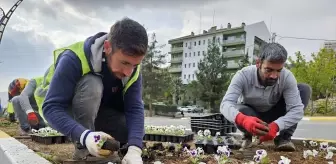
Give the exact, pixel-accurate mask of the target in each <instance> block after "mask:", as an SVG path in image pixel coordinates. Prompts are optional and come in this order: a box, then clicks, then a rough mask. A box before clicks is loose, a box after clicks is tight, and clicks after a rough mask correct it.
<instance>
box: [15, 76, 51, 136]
mask: <svg viewBox="0 0 336 164" xmlns="http://www.w3.org/2000/svg"><path fill="white" fill-rule="evenodd" d="M42 81H43V77H37V78H33V79H31V80H29V82H28V84H27V85H26V87H25V88H24V89H23V91H22V92H21V94H20V95H18V96H15V97H13V98H12V103H13V108H14V112H15V114H16V117H17V118H18V120H19V123H20V127H19V134H20V135H28V134H30V133H31V129H39V128H44V127H45V126H46V124H45V123H44V121H43V119H42V117H41V116H40V115H39V112H38V111H39V109H38V105H37V103H36V101H35V96H34V92H35V90H36V88H37V86H39V85H41V84H42Z"/></svg>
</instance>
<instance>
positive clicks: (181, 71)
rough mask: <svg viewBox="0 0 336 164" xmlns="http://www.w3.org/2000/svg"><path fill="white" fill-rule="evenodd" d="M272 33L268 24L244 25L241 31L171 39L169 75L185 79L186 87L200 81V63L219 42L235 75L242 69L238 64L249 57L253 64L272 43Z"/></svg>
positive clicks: (218, 31)
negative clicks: (266, 43)
mask: <svg viewBox="0 0 336 164" xmlns="http://www.w3.org/2000/svg"><path fill="white" fill-rule="evenodd" d="M270 38H271V35H270V32H269V30H268V28H267V26H266V24H265V22H263V21H262V22H258V23H254V24H250V25H245V23H242V24H241V26H239V27H234V28H232V27H231V24H230V23H228V25H227V28H220V29H217V27H216V26H214V27H212V28H210V29H209V30H208V31H206V30H204V31H203V33H202V34H199V35H195V34H194V33H193V32H191V34H190V35H188V36H183V37H180V38H175V39H171V40H169V41H168V43H169V44H170V45H171V51H170V54H171V66H170V68H169V72H170V73H171V74H173V75H176V76H178V77H181V79H182V82H183V84H188V83H190V82H191V81H193V80H197V78H196V74H195V72H196V71H197V70H198V66H197V65H198V63H199V62H200V60H201V59H202V58H203V55H204V54H205V53H206V52H207V48H208V44H210V43H211V42H212V41H215V42H217V43H218V45H220V51H221V52H222V53H223V55H225V56H226V57H227V58H228V60H229V61H228V66H227V67H228V69H231V70H233V71H235V70H237V69H238V68H239V65H238V61H239V60H240V59H242V58H243V57H245V56H246V54H248V56H249V61H250V62H253V61H254V59H255V56H256V55H257V54H258V51H259V48H260V46H261V45H262V43H264V42H269V41H270Z"/></svg>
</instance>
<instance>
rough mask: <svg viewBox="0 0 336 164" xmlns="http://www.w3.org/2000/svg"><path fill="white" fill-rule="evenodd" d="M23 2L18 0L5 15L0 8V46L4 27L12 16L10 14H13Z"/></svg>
mask: <svg viewBox="0 0 336 164" xmlns="http://www.w3.org/2000/svg"><path fill="white" fill-rule="evenodd" d="M22 1H23V0H18V1H17V2H16V3H15V4H14V5H13V6H12V8H11V9H10V10H9V11H8V12H7V14H5V12H4V10H3V9H2V8H1V7H0V14H1V15H0V16H1V17H0V44H1V40H2V36H3V34H4V31H5V28H6V25H7V23H8V21H9V18H10V17H11V16H12V14H13V13H14V11H15V9H16V8H17V7H18V6H19V5H20V3H21V2H22Z"/></svg>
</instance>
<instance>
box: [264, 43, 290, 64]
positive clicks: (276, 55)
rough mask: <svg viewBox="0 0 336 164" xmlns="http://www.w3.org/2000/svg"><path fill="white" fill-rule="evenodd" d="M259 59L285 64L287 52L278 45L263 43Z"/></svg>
mask: <svg viewBox="0 0 336 164" xmlns="http://www.w3.org/2000/svg"><path fill="white" fill-rule="evenodd" d="M259 58H260V60H261V61H264V60H266V61H269V62H274V63H285V62H286V60H287V50H286V49H285V48H284V47H283V46H282V45H280V44H279V43H265V44H264V45H262V46H261V49H260V55H259Z"/></svg>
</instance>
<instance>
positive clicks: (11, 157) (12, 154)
mask: <svg viewBox="0 0 336 164" xmlns="http://www.w3.org/2000/svg"><path fill="white" fill-rule="evenodd" d="M0 159H1V163H6V164H32V163H38V164H51V163H50V162H49V161H48V160H46V159H44V158H43V157H40V156H39V155H37V154H36V153H35V152H34V151H33V150H31V149H29V148H28V147H27V146H26V145H24V144H22V143H21V142H19V141H18V140H16V139H15V138H13V137H11V136H9V135H8V134H6V133H5V132H3V131H1V130H0Z"/></svg>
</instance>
